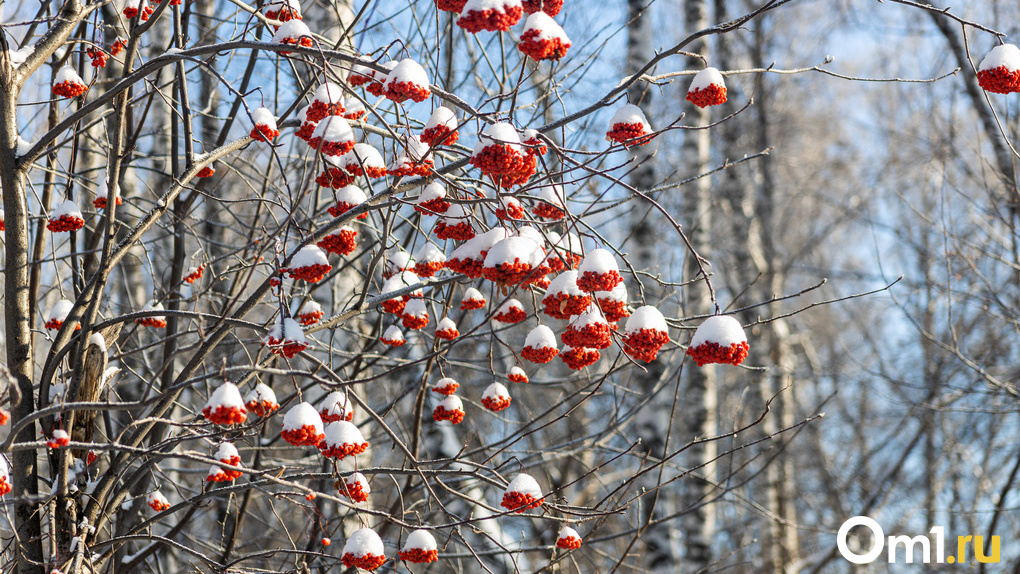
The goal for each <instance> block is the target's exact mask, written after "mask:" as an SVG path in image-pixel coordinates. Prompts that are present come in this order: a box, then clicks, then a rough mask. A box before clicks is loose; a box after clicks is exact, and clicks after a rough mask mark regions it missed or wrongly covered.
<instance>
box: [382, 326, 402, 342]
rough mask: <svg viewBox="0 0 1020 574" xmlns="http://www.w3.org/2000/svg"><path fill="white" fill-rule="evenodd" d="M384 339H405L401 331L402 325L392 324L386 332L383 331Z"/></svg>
mask: <svg viewBox="0 0 1020 574" xmlns="http://www.w3.org/2000/svg"><path fill="white" fill-rule="evenodd" d="M383 339H386V340H387V341H403V340H404V333H402V332H401V331H400V327H397V326H396V325H390V326H389V327H388V328H387V329H386V332H385V333H383Z"/></svg>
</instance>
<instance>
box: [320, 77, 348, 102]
mask: <svg viewBox="0 0 1020 574" xmlns="http://www.w3.org/2000/svg"><path fill="white" fill-rule="evenodd" d="M312 99H313V100H314V101H316V102H322V103H324V104H339V103H342V102H343V101H344V90H343V88H341V87H340V86H338V85H336V84H334V83H333V82H325V83H323V84H322V85H320V86H319V87H318V88H315V95H314V96H312Z"/></svg>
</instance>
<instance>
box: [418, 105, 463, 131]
mask: <svg viewBox="0 0 1020 574" xmlns="http://www.w3.org/2000/svg"><path fill="white" fill-rule="evenodd" d="M439 126H446V127H448V128H450V129H451V130H454V129H457V116H456V115H454V113H453V110H451V109H450V108H448V107H446V106H439V107H438V108H436V109H435V110H434V111H433V112H432V115H431V116H429V121H427V122H426V123H425V129H429V128H437V127H439Z"/></svg>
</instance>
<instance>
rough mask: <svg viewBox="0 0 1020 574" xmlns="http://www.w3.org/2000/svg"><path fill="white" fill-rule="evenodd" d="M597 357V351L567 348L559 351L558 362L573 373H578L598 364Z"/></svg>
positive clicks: (583, 348)
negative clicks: (561, 362) (564, 364)
mask: <svg viewBox="0 0 1020 574" xmlns="http://www.w3.org/2000/svg"><path fill="white" fill-rule="evenodd" d="M599 357H600V355H599V351H598V349H589V348H587V347H569V346H567V347H564V348H563V350H562V351H560V360H561V361H563V362H564V363H566V365H567V366H568V367H570V368H571V369H573V370H575V371H579V370H581V369H583V368H585V367H587V366H589V365H594V364H595V363H596V362H598V360H599Z"/></svg>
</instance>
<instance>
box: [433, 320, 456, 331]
mask: <svg viewBox="0 0 1020 574" xmlns="http://www.w3.org/2000/svg"><path fill="white" fill-rule="evenodd" d="M456 328H457V324H456V323H454V322H453V319H451V318H449V317H443V318H442V319H441V320H440V321H439V324H438V325H436V331H449V330H452V329H456Z"/></svg>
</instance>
